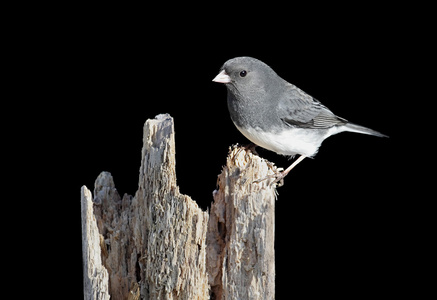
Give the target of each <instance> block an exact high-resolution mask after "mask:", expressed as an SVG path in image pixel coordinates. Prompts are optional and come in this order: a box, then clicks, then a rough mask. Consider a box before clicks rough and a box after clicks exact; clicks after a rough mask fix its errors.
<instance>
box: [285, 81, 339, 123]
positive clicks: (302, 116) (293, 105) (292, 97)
mask: <svg viewBox="0 0 437 300" xmlns="http://www.w3.org/2000/svg"><path fill="white" fill-rule="evenodd" d="M278 116H279V117H280V118H281V119H282V120H283V121H284V122H285V123H286V124H287V125H290V126H298V127H302V128H312V129H317V128H319V129H322V128H330V127H333V126H336V125H343V124H346V123H348V121H347V120H345V119H343V118H340V117H337V116H336V115H334V114H333V113H332V112H331V111H330V110H329V109H328V108H327V107H326V106H324V105H323V104H322V103H320V102H319V101H317V100H316V99H314V98H313V97H311V96H310V95H308V94H306V93H305V92H304V91H302V90H300V89H299V88H297V87H296V86H294V85H292V84H289V86H287V92H286V93H285V94H284V95H283V96H282V97H281V99H279V105H278Z"/></svg>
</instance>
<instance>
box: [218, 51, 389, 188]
mask: <svg viewBox="0 0 437 300" xmlns="http://www.w3.org/2000/svg"><path fill="white" fill-rule="evenodd" d="M212 81H214V82H218V83H223V84H225V85H226V89H227V105H228V110H229V113H230V116H231V119H232V122H233V123H234V125H235V126H236V127H237V129H238V130H239V131H240V132H241V133H242V134H243V135H244V136H245V137H246V138H247V139H248V140H250V141H251V142H252V143H253V144H254V145H252V147H253V146H261V147H262V148H265V149H267V150H270V151H273V152H276V153H277V154H281V155H285V156H289V157H290V158H292V157H294V156H295V155H300V156H299V157H298V158H297V159H296V160H295V161H294V162H293V163H292V164H291V165H290V166H289V167H288V168H287V169H285V170H283V171H282V172H280V171H277V172H276V173H275V174H274V175H271V176H267V177H265V178H261V179H259V180H256V182H260V181H262V180H265V179H267V178H271V177H273V178H274V181H273V182H274V183H277V182H279V181H281V180H282V179H283V178H284V177H285V176H287V174H288V173H289V172H290V171H291V170H292V169H293V168H294V167H295V166H296V165H297V164H299V163H300V162H301V161H302V160H303V159H305V158H306V157H309V158H313V157H314V156H315V155H316V154H317V152H318V150H319V147H320V146H321V144H322V142H323V141H324V140H325V139H326V138H328V137H330V136H332V135H334V134H337V133H340V132H345V131H348V132H355V133H362V134H368V135H373V136H377V137H388V136H387V135H384V134H382V133H380V132H378V131H375V130H373V129H370V128H367V127H364V126H361V125H357V124H354V123H351V122H349V121H347V120H346V119H344V118H341V117H339V116H336V115H335V114H334V113H333V112H332V111H331V110H329V109H328V108H327V107H326V106H325V105H323V104H322V103H321V102H320V101H318V100H317V99H315V98H314V97H312V96H310V95H308V94H307V93H305V92H304V91H303V90H301V89H299V88H298V87H297V86H295V85H293V84H291V83H289V82H287V81H286V80H284V79H282V78H281V77H280V76H279V75H278V74H277V73H276V72H275V71H274V70H273V69H272V68H271V67H269V66H268V65H267V64H265V63H264V62H262V61H260V60H258V59H256V58H253V57H248V56H243V57H235V58H232V59H229V60H228V61H226V62H225V63H224V64H223V66H222V67H221V68H220V71H219V73H218V75H217V76H216V77H215V78H214V79H213V80H212Z"/></svg>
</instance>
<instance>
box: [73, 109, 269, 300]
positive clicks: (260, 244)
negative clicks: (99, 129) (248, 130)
mask: <svg viewBox="0 0 437 300" xmlns="http://www.w3.org/2000/svg"><path fill="white" fill-rule="evenodd" d="M274 170H275V167H274V166H273V165H271V164H270V163H268V162H266V161H265V160H263V159H261V158H260V157H259V156H257V155H254V154H252V153H251V152H250V151H249V152H247V151H246V150H245V149H244V148H238V147H234V149H232V150H231V152H230V155H229V156H228V158H227V164H226V166H225V167H224V168H223V171H222V173H221V174H220V175H219V178H218V188H217V190H215V191H214V193H213V194H214V203H213V204H212V206H211V214H210V216H208V212H204V211H202V210H201V209H200V208H199V207H198V206H197V204H196V203H195V202H194V201H193V200H192V199H191V198H190V197H189V196H186V195H182V194H181V193H180V192H179V188H178V186H177V185H176V173H175V143H174V125H173V119H172V118H171V117H170V116H169V115H158V116H156V118H155V119H153V120H147V122H146V123H145V125H144V135H143V149H142V161H141V167H140V176H139V183H138V191H137V192H136V194H135V196H134V197H132V196H129V195H124V197H123V198H121V197H120V195H119V194H118V192H117V190H116V188H115V185H114V181H113V179H112V176H111V174H109V173H108V172H102V173H101V174H100V175H99V176H98V178H97V180H96V182H95V187H94V198H92V195H91V192H90V191H89V190H88V189H87V188H86V187H85V186H83V187H82V189H81V194H82V195H81V196H82V197H81V204H82V244H83V246H82V249H83V263H84V294H85V299H109V296H110V299H116V300H118V299H129V300H134V299H135V300H136V299H187V300H188V299H190V300H191V299H274V292H275V257H274V232H275V231H274V204H275V192H276V191H275V187H274V186H273V185H269V182H268V181H267V180H266V181H262V182H261V183H253V181H254V180H256V179H259V178H263V177H265V176H266V175H268V174H272V172H274Z"/></svg>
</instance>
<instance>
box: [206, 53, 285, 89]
mask: <svg viewBox="0 0 437 300" xmlns="http://www.w3.org/2000/svg"><path fill="white" fill-rule="evenodd" d="M220 70H221V72H220V73H219V74H218V75H217V76H216V77H215V78H214V79H213V81H215V82H221V83H224V84H226V87H227V88H228V89H229V91H230V92H232V93H233V94H234V95H235V96H238V95H243V96H246V97H250V95H252V94H254V93H258V94H259V93H265V92H267V91H269V90H274V89H275V88H277V85H278V84H281V83H283V82H284V80H283V79H282V78H280V77H279V76H278V75H277V74H276V73H275V71H273V70H272V68H270V67H269V66H268V65H266V64H265V63H263V62H262V61H260V60H258V59H256V58H253V57H236V58H233V59H230V60H228V61H227V62H225V64H224V65H223V66H222V68H221V69H220Z"/></svg>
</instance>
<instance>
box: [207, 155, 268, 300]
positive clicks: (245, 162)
mask: <svg viewBox="0 0 437 300" xmlns="http://www.w3.org/2000/svg"><path fill="white" fill-rule="evenodd" d="M272 169H273V170H274V167H273V166H272V165H270V164H268V163H267V162H265V161H264V160H263V159H261V158H260V157H259V156H257V155H254V154H252V153H251V152H246V151H245V150H244V149H242V148H234V149H233V150H232V152H231V154H230V155H229V156H228V158H227V164H226V166H225V167H224V168H223V171H222V173H221V174H220V175H219V178H218V189H217V190H215V191H214V193H213V196H214V203H213V204H212V207H211V213H210V220H209V223H208V232H207V245H208V246H207V255H208V257H207V263H208V266H207V268H208V274H209V278H208V279H209V284H210V286H211V291H212V295H214V297H215V299H274V298H275V296H274V295H275V249H274V237H275V196H276V195H275V192H276V189H275V187H274V185H270V181H269V180H264V181H261V182H260V183H256V184H255V183H253V182H254V181H255V180H257V179H259V178H264V177H266V176H267V175H270V174H273V171H272Z"/></svg>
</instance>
